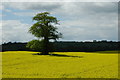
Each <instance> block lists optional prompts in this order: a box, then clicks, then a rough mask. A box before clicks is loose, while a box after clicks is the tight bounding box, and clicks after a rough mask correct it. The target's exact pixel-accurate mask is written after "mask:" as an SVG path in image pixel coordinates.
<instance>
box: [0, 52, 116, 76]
mask: <svg viewBox="0 0 120 80" xmlns="http://www.w3.org/2000/svg"><path fill="white" fill-rule="evenodd" d="M36 53H38V52H30V51H6V52H1V53H0V54H2V77H3V78H117V77H118V54H117V51H100V52H54V53H51V54H53V55H35V54H36Z"/></svg>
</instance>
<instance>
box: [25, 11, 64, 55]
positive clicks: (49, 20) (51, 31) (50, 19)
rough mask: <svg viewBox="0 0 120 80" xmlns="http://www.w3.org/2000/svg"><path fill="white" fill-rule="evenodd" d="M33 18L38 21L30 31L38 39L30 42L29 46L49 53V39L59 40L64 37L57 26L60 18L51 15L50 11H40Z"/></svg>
mask: <svg viewBox="0 0 120 80" xmlns="http://www.w3.org/2000/svg"><path fill="white" fill-rule="evenodd" d="M33 20H34V21H36V23H35V24H33V25H32V26H31V27H30V29H29V32H30V33H31V34H32V35H34V36H35V37H37V38H38V40H33V41H30V42H28V44H27V47H29V48H32V49H41V50H42V54H49V47H50V41H49V40H51V39H53V40H58V39H59V38H61V37H62V34H61V33H59V32H58V31H57V27H56V25H58V24H59V23H58V20H57V18H56V17H54V16H50V13H49V12H42V13H38V14H37V15H36V16H34V17H33ZM35 44H36V45H35ZM38 44H39V45H38ZM33 46H34V47H33Z"/></svg>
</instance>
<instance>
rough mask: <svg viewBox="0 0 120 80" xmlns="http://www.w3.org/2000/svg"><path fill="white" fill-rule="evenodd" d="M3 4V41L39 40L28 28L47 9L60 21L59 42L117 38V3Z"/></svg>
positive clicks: (1, 10)
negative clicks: (36, 16) (35, 17)
mask: <svg viewBox="0 0 120 80" xmlns="http://www.w3.org/2000/svg"><path fill="white" fill-rule="evenodd" d="M0 6H1V9H0V12H2V14H0V16H2V22H1V24H2V29H0V30H2V35H3V36H2V41H3V42H9V41H12V42H15V41H17V42H27V41H30V40H32V39H36V38H35V37H34V36H32V35H31V34H30V33H28V30H29V28H30V27H31V25H32V24H34V22H33V21H32V17H33V16H35V15H36V14H37V13H39V12H44V11H48V12H50V13H51V15H53V16H55V17H57V19H58V20H60V22H59V23H60V25H59V26H58V31H59V32H61V33H62V34H63V38H62V39H60V41H62V40H64V41H66V40H69V41H86V40H87V41H88V40H118V3H117V2H9V3H8V2H5V3H3V4H1V5H0ZM0 36H1V35H0Z"/></svg>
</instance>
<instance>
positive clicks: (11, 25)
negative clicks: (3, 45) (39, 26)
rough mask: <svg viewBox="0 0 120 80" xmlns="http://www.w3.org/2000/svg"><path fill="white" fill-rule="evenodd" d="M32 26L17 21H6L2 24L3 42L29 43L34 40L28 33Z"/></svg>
mask: <svg viewBox="0 0 120 80" xmlns="http://www.w3.org/2000/svg"><path fill="white" fill-rule="evenodd" d="M30 26H31V25H29V24H23V23H21V22H20V21H17V20H5V21H3V22H2V35H3V36H2V40H3V42H9V41H22V42H25V41H29V40H31V39H32V38H33V36H32V35H30V34H29V33H28V29H29V27H30Z"/></svg>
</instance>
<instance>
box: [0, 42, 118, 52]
mask: <svg viewBox="0 0 120 80" xmlns="http://www.w3.org/2000/svg"><path fill="white" fill-rule="evenodd" d="M51 43H52V44H53V48H52V49H50V51H51V52H81V51H83V52H92V51H107V50H120V48H119V43H120V42H113V41H105V40H104V41H95V40H94V41H93V42H63V41H60V42H51ZM26 44H27V43H20V42H14V43H11V42H9V43H4V44H2V45H1V46H0V48H1V47H2V51H35V50H32V49H29V48H26ZM39 51H41V50H39Z"/></svg>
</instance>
